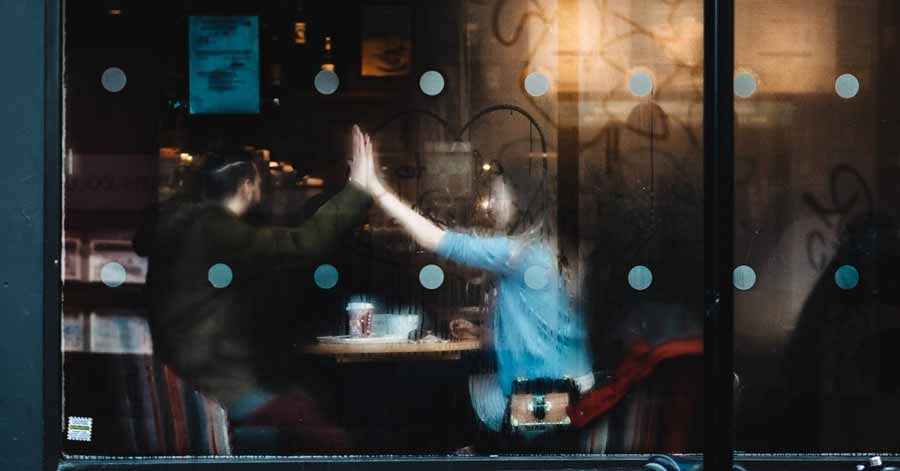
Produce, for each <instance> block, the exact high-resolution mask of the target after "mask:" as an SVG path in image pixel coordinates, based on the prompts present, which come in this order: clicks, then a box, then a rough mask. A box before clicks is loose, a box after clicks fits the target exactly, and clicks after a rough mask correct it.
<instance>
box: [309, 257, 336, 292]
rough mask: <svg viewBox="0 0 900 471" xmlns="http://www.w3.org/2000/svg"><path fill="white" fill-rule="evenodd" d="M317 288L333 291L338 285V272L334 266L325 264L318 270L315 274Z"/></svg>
mask: <svg viewBox="0 0 900 471" xmlns="http://www.w3.org/2000/svg"><path fill="white" fill-rule="evenodd" d="M313 279H314V280H315V282H316V286H318V287H319V288H322V289H331V288H334V287H335V286H337V284H338V270H337V268H335V267H334V265H329V264H327V263H326V264H324V265H319V267H318V268H316V272H315V273H314V274H313Z"/></svg>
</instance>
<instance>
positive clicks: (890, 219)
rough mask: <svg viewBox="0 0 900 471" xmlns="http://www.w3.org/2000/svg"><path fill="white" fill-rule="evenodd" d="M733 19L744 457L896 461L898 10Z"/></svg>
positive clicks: (758, 9)
mask: <svg viewBox="0 0 900 471" xmlns="http://www.w3.org/2000/svg"><path fill="white" fill-rule="evenodd" d="M735 3H736V20H735V62H736V64H735V65H736V70H735V73H736V76H735V94H736V95H737V96H736V97H735V116H736V119H737V123H736V143H735V159H736V161H735V165H736V186H735V192H736V193H735V196H736V202H737V205H736V211H735V231H736V233H735V252H734V256H735V265H736V269H735V272H734V282H735V288H736V291H735V306H736V312H735V326H736V329H735V355H736V357H735V367H736V373H737V376H738V379H739V381H738V383H737V384H738V390H737V396H736V397H737V398H738V402H737V414H736V417H737V422H736V429H737V440H736V447H737V449H738V450H740V451H746V452H783V451H789V452H827V453H839V452H867V451H877V452H890V451H896V450H897V449H898V445H900V443H898V440H897V434H896V433H893V432H892V429H893V427H894V426H893V424H894V423H896V422H897V418H898V414H900V409H898V404H900V402H898V401H897V392H898V385H897V381H896V374H895V373H894V371H893V368H892V366H891V365H892V358H893V357H894V354H892V353H890V352H891V348H892V347H891V345H892V343H893V342H892V339H893V338H894V336H895V334H896V333H897V325H896V310H897V304H898V299H897V293H898V291H897V280H898V277H897V275H896V274H895V273H894V272H893V270H894V265H895V264H896V260H897V257H898V254H900V252H898V234H900V232H898V228H900V227H898V225H897V211H896V208H895V206H896V205H895V202H896V200H897V195H896V188H897V185H896V181H897V180H896V179H897V164H896V151H895V150H894V147H895V145H894V144H893V138H894V136H895V128H896V121H897V119H896V112H895V110H894V107H893V106H892V103H893V102H894V94H895V91H894V87H893V86H892V81H893V79H894V78H895V77H896V74H897V60H896V58H895V57H896V54H894V51H895V48H896V25H897V9H896V5H895V4H894V2H884V1H857V2H841V1H824V2H822V1H815V2H811V1H802V0H791V1H784V2H769V1H749V0H743V1H737V2H735Z"/></svg>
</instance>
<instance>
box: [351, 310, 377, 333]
mask: <svg viewBox="0 0 900 471" xmlns="http://www.w3.org/2000/svg"><path fill="white" fill-rule="evenodd" d="M374 312H375V305H374V304H372V303H359V302H356V303H349V304H347V323H348V326H349V328H350V336H351V337H368V336H370V335H372V314H373V313H374Z"/></svg>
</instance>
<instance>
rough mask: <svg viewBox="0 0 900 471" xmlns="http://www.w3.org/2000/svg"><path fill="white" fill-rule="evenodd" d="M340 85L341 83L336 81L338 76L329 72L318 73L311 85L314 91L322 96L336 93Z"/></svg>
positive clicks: (338, 80)
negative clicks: (313, 86)
mask: <svg viewBox="0 0 900 471" xmlns="http://www.w3.org/2000/svg"><path fill="white" fill-rule="evenodd" d="M340 84H341V81H340V79H338V75H337V74H336V73H334V72H333V71H330V70H321V71H319V73H317V74H316V79H315V81H314V83H313V85H315V87H316V90H318V92H319V93H321V94H322V95H331V94H332V93H334V92H336V91H337V89H338V87H339V86H340Z"/></svg>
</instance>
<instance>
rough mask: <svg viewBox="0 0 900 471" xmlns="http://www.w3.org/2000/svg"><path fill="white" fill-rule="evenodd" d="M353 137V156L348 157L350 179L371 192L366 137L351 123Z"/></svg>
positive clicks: (371, 164)
mask: <svg viewBox="0 0 900 471" xmlns="http://www.w3.org/2000/svg"><path fill="white" fill-rule="evenodd" d="M351 134H352V138H353V149H352V151H353V156H352V158H351V159H350V181H351V182H352V183H353V184H355V185H356V186H358V187H359V189H361V190H363V191H365V192H366V193H369V194H371V186H372V184H373V182H372V170H371V169H372V168H373V163H372V153H371V152H370V150H369V148H368V147H367V145H366V141H367V138H366V136H365V135H364V134H363V132H362V131H361V130H360V129H359V126H358V125H355V124H354V125H353V131H351Z"/></svg>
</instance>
